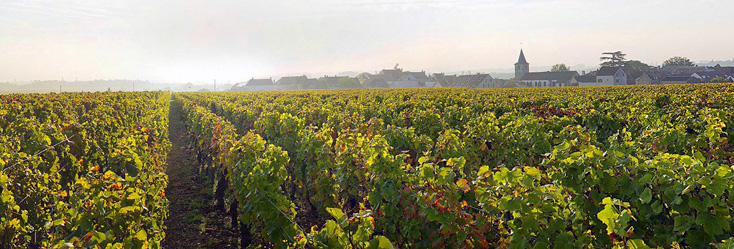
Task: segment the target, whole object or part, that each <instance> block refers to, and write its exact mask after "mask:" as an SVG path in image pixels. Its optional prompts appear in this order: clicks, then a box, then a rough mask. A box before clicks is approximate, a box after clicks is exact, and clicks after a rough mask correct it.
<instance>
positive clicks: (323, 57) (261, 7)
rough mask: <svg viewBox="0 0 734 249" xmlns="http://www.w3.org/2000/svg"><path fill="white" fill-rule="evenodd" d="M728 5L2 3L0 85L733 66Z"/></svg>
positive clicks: (326, 0)
mask: <svg viewBox="0 0 734 249" xmlns="http://www.w3.org/2000/svg"><path fill="white" fill-rule="evenodd" d="M732 26H734V1H732V0H654V1H644V0H545V1H540V0H503V1H499V0H484V1H473V0H472V1H460V0H455V1H443V0H425V1H409V0H384V1H367V0H356V1H355V0H348V1H347V0H316V1H292V0H284V1H277V0H267V1H266V0H260V1H224V0H221V1H214V0H206V1H196V0H195V1H188V0H187V1H181V0H176V1H174V0H156V1H150V0H145V1H137V0H129V1H126V0H118V1H107V0H97V1H24V0H18V1H10V0H0V81H13V80H37V79H38V80H45V79H61V78H62V77H64V78H65V79H66V80H73V79H75V78H78V79H79V80H88V79H108V78H118V79H122V78H124V79H147V80H151V81H158V82H162V81H177V82H188V81H211V79H214V78H216V79H217V80H218V81H220V82H226V81H240V80H247V79H249V78H250V77H269V76H275V75H283V74H302V73H306V72H309V73H313V74H319V73H335V72H340V71H369V72H374V71H375V70H379V69H381V68H390V67H392V66H394V65H395V63H398V62H399V63H400V65H401V67H402V68H405V69H406V70H426V71H429V72H438V71H461V70H478V69H490V68H511V67H512V65H513V63H514V62H515V61H516V60H517V55H518V50H519V49H520V43H523V47H524V49H525V52H526V55H527V59H528V61H529V62H530V63H531V70H532V69H533V66H543V65H546V66H547V65H552V64H555V63H566V64H567V65H577V64H585V65H587V66H589V67H591V66H594V65H597V64H598V63H599V56H600V53H601V52H603V51H616V50H622V51H623V52H625V53H627V54H628V59H638V60H641V61H643V62H647V63H650V64H660V63H662V61H663V60H665V59H667V58H669V57H671V56H675V55H681V56H687V57H689V58H691V59H692V60H694V61H701V60H711V59H715V60H730V59H732V58H734V29H732Z"/></svg>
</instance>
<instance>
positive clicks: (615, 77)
mask: <svg viewBox="0 0 734 249" xmlns="http://www.w3.org/2000/svg"><path fill="white" fill-rule="evenodd" d="M596 83H601V85H603V86H611V85H627V72H625V71H624V68H622V67H601V68H599V71H596Z"/></svg>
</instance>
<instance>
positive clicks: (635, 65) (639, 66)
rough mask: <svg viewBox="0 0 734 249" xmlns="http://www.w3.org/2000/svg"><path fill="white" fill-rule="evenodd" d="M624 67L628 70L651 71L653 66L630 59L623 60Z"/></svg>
mask: <svg viewBox="0 0 734 249" xmlns="http://www.w3.org/2000/svg"><path fill="white" fill-rule="evenodd" d="M624 68H625V69H626V70H627V71H628V72H643V73H644V72H650V71H653V67H651V66H650V65H647V64H645V63H643V62H641V61H637V60H631V61H626V62H624Z"/></svg>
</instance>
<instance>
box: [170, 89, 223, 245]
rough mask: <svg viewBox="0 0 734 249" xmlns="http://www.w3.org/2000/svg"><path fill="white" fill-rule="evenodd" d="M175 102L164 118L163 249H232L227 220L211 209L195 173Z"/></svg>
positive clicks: (207, 193)
mask: <svg viewBox="0 0 734 249" xmlns="http://www.w3.org/2000/svg"><path fill="white" fill-rule="evenodd" d="M181 115H182V114H181V107H180V105H179V103H178V102H175V101H174V102H172V103H171V109H170V114H169V118H168V120H169V121H168V122H169V126H168V132H169V133H168V136H169V140H170V141H171V146H172V147H171V151H170V152H169V153H168V158H167V161H166V163H167V169H166V174H167V175H168V187H167V188H166V197H168V201H169V206H168V212H169V214H168V218H167V219H166V221H165V222H164V224H165V226H166V238H165V240H164V241H163V247H164V248H236V247H237V233H236V231H235V228H232V227H231V226H230V225H229V224H230V222H231V218H230V217H229V216H228V215H227V214H226V213H224V212H221V211H218V210H216V209H215V208H214V201H213V198H212V197H211V192H212V191H211V188H210V187H207V186H206V185H204V184H205V183H206V182H207V181H206V180H205V179H203V177H202V176H200V175H199V173H198V166H197V161H196V155H195V152H194V150H193V149H192V147H191V138H190V137H189V136H188V134H187V132H186V127H185V125H184V119H183V118H184V117H182V116H181Z"/></svg>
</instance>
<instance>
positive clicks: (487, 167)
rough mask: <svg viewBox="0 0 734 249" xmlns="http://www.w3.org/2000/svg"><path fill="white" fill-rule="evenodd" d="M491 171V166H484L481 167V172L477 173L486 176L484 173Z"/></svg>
mask: <svg viewBox="0 0 734 249" xmlns="http://www.w3.org/2000/svg"><path fill="white" fill-rule="evenodd" d="M487 172H489V166H482V167H480V168H479V173H477V176H479V177H484V174H486V173H487Z"/></svg>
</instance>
